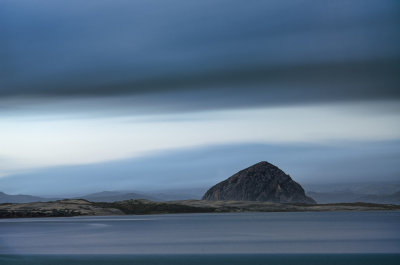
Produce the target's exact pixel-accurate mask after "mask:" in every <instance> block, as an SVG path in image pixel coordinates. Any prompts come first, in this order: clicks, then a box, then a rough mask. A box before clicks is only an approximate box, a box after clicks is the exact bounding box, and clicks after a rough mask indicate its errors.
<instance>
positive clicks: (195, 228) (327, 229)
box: [0, 211, 400, 264]
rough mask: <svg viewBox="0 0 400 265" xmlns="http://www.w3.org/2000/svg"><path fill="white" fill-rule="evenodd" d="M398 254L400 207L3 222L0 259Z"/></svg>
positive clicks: (284, 260)
mask: <svg viewBox="0 0 400 265" xmlns="http://www.w3.org/2000/svg"><path fill="white" fill-rule="evenodd" d="M32 254H33V256H32ZM49 254H51V255H49ZM306 254H307V255H306ZM310 254H312V255H310ZM328 254H329V255H328ZM344 254H346V255H344ZM389 254H391V255H389ZM399 254H400V212H383V211H382V212H299V213H285V212H283V213H228V214H168V215H142V216H137V215H136V216H134V215H131V216H107V217H70V218H26V219H3V220H0V264H321V262H323V263H324V264H396V263H398V262H399V261H400V256H399ZM328 261H329V262H333V263H328ZM362 261H363V262H362ZM377 261H379V263H378V262H377ZM313 262H314V263H313ZM357 262H358V263H357ZM398 264H400V263H398Z"/></svg>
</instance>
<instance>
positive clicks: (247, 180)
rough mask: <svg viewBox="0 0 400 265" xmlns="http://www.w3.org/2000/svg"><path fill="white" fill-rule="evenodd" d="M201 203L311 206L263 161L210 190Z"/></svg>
mask: <svg viewBox="0 0 400 265" xmlns="http://www.w3.org/2000/svg"><path fill="white" fill-rule="evenodd" d="M203 200H238V201H271V202H283V203H285V202H286V203H315V201H314V200H313V199H312V198H310V197H307V196H306V195H305V193H304V189H303V188H302V187H301V186H300V184H298V183H297V182H295V181H293V180H292V178H291V177H290V176H289V175H287V174H285V172H283V171H282V170H281V169H279V168H278V167H277V166H275V165H273V164H271V163H268V162H266V161H262V162H259V163H257V164H254V165H252V166H250V167H248V168H246V169H243V170H241V171H239V172H238V173H236V174H234V175H233V176H231V177H230V178H228V179H226V180H224V181H222V182H220V183H218V184H217V185H215V186H213V187H212V188H210V189H209V190H208V191H207V192H206V193H205V194H204V196H203Z"/></svg>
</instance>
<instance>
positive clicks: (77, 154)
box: [0, 0, 400, 195]
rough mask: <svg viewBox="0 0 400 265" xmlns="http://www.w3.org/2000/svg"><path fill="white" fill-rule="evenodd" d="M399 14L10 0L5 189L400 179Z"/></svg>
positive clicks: (373, 8)
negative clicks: (242, 177) (237, 178)
mask: <svg viewBox="0 0 400 265" xmlns="http://www.w3.org/2000/svg"><path fill="white" fill-rule="evenodd" d="M398 25H400V4H399V3H398V1H389V0H384V1H378V0H374V1H372V0H365V1H361V0H360V1H358V0H352V1H310V0H302V1H300V0H299V1H251V2H248V1H235V2H233V3H232V1H223V0H217V1H215V0H214V1H211V0H205V1H161V0H150V1H149V0H146V1H144V0H143V1H122V0H121V1H85V2H82V1H35V2H32V1H22V0H21V1H2V2H1V3H0V191H3V192H7V193H10V194H18V193H24V194H34V195H46V194H79V193H81V194H83V193H88V192H97V191H102V190H122V189H124V190H136V191H140V190H156V189H157V190H160V189H164V188H186V187H187V188H195V187H208V186H211V185H213V184H215V183H217V182H218V181H221V180H223V179H225V178H227V177H229V176H230V175H232V174H234V173H235V172H237V171H238V170H240V169H243V168H245V167H247V166H250V165H252V164H254V163H257V162H259V161H269V162H272V163H274V164H275V165H277V166H278V167H280V168H281V169H282V170H284V171H285V172H286V173H288V174H290V175H291V176H292V178H294V179H295V180H296V181H298V182H299V183H300V184H302V183H305V184H312V183H321V184H324V183H325V184H332V183H333V184H334V183H339V182H340V183H343V182H349V183H350V182H352V183H353V182H365V181H372V182H391V181H400V166H399V165H400V148H399V147H400V104H399V103H400V89H399V88H400V30H399V26H398Z"/></svg>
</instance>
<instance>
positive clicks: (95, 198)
mask: <svg viewBox="0 0 400 265" xmlns="http://www.w3.org/2000/svg"><path fill="white" fill-rule="evenodd" d="M76 199H85V200H88V201H92V202H116V201H125V200H132V199H133V200H136V199H146V200H150V201H160V199H158V198H156V197H153V196H149V195H144V194H140V193H134V192H123V191H102V192H97V193H92V194H88V195H84V196H79V197H76Z"/></svg>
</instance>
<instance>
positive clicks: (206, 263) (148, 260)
mask: <svg viewBox="0 0 400 265" xmlns="http://www.w3.org/2000/svg"><path fill="white" fill-rule="evenodd" d="M399 262H400V255H399V254H222V255H217V254H214V255H209V254H206V255H45V256H42V255H30V256H29V255H25V256H1V255H0V264H7V265H32V264H35V265H67V264H73V265H80V264H82V265H213V264H215V265H252V264H256V265H263V264H265V265H398V264H399Z"/></svg>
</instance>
